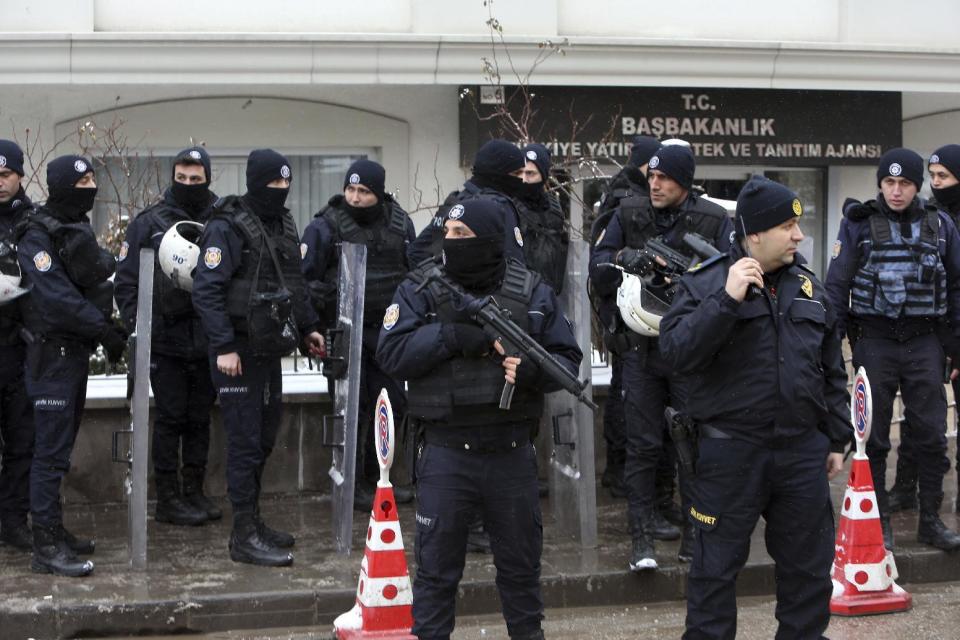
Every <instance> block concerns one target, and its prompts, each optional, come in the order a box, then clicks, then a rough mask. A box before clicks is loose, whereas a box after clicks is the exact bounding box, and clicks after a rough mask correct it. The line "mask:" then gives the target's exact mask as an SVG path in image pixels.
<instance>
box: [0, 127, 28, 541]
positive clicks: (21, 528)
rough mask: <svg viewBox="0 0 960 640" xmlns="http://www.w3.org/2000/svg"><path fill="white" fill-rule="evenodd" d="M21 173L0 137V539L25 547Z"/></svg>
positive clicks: (19, 160)
mask: <svg viewBox="0 0 960 640" xmlns="http://www.w3.org/2000/svg"><path fill="white" fill-rule="evenodd" d="M22 178H23V151H22V150H21V149H20V147H19V146H18V145H17V144H16V143H15V142H12V141H10V140H0V370H2V373H0V434H2V438H0V442H2V444H0V446H2V447H3V459H2V462H0V541H2V542H3V543H4V544H6V545H9V546H11V547H14V548H16V549H20V550H23V551H29V550H30V549H31V548H32V544H33V538H32V534H31V533H30V527H29V526H28V525H27V515H28V514H29V513H30V463H31V460H32V459H33V411H32V409H31V406H30V400H29V399H28V398H27V391H26V388H25V387H24V383H23V361H24V354H25V351H24V344H23V339H22V338H21V337H20V327H21V326H22V319H21V316H20V309H19V305H18V303H17V302H16V301H15V300H16V299H17V298H18V297H19V296H21V295H23V293H24V292H25V290H24V289H23V288H22V287H20V286H19V285H20V280H21V278H20V265H19V264H18V262H17V245H16V241H15V239H14V229H15V228H16V226H17V224H18V223H19V222H20V221H21V220H22V219H23V217H24V216H25V215H26V213H27V212H28V211H30V210H31V209H32V206H33V205H32V204H31V202H30V199H29V198H27V196H26V194H25V193H24V192H23V187H22V186H21V184H20V181H21V179H22Z"/></svg>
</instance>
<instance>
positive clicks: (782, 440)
mask: <svg viewBox="0 0 960 640" xmlns="http://www.w3.org/2000/svg"><path fill="white" fill-rule="evenodd" d="M802 213H803V207H802V205H801V203H800V200H799V199H798V198H797V196H796V194H795V193H793V192H792V191H790V190H789V189H787V188H786V187H784V186H782V185H780V184H777V183H776V182H773V181H771V180H768V179H766V178H763V177H760V176H754V177H753V178H751V179H750V180H749V181H748V182H747V184H746V185H745V186H744V187H743V190H742V191H741V192H740V195H739V196H738V198H737V214H736V221H735V228H736V234H737V237H736V242H735V244H734V245H733V246H731V247H730V250H729V253H728V254H724V255H720V256H716V257H715V258H713V259H711V260H708V261H706V262H704V263H702V264H701V265H700V266H699V267H695V268H694V270H693V271H691V272H690V273H688V274H687V275H685V276H684V277H683V279H682V280H681V282H680V286H679V288H678V290H677V293H676V296H675V297H674V300H673V304H672V305H671V306H670V310H669V311H668V312H667V314H666V315H665V316H664V317H663V321H662V322H661V324H660V331H661V332H660V350H661V352H662V354H663V360H664V362H665V363H666V364H667V365H668V366H669V367H671V368H672V369H674V370H676V371H677V372H678V373H680V374H681V375H684V376H687V377H688V396H687V403H686V408H685V411H686V413H688V414H689V415H690V416H691V417H692V418H693V419H694V420H695V421H696V422H697V424H698V425H699V459H698V460H697V461H696V463H695V469H696V476H695V479H694V481H693V483H692V489H693V492H692V493H693V501H692V505H691V506H690V509H689V517H690V521H691V522H692V523H693V524H694V525H695V526H696V541H697V544H695V545H694V555H693V560H692V562H691V565H690V573H689V574H688V578H687V629H686V633H685V634H684V636H683V637H684V638H688V639H691V640H692V639H694V638H697V639H700V638H733V637H734V636H735V635H736V624H737V614H736V611H737V607H736V579H737V575H738V573H739V572H740V570H741V569H742V568H743V566H744V564H745V563H746V560H747V556H748V555H749V549H750V534H751V533H752V532H753V530H754V528H755V527H756V524H757V520H758V519H759V517H760V516H761V515H762V516H763V517H764V519H765V520H766V544H767V551H768V552H769V553H770V556H771V557H772V558H773V559H774V562H775V563H776V574H777V608H776V617H777V620H778V621H779V623H780V627H779V629H778V631H777V637H778V638H781V637H783V638H788V637H789V638H820V637H822V633H823V631H824V630H825V629H826V628H827V623H828V622H829V620H830V606H829V605H830V595H831V582H830V568H831V566H832V562H833V543H834V529H833V507H832V505H831V503H830V487H829V484H828V482H827V481H828V478H832V477H834V476H835V475H836V474H837V473H839V472H840V470H841V469H842V467H843V454H842V453H841V452H842V451H843V449H844V446H845V445H846V444H847V443H848V442H849V440H850V435H851V428H850V423H849V420H850V417H849V416H850V414H849V400H850V398H849V394H848V393H847V390H846V382H847V376H846V371H845V369H844V366H843V358H842V355H841V348H840V340H839V338H838V336H837V334H836V331H835V322H836V314H835V313H834V310H833V307H832V305H831V302H830V300H829V299H828V297H827V295H826V291H825V290H824V287H823V285H821V284H820V282H819V281H818V280H817V278H816V276H815V275H814V274H813V272H812V271H810V270H809V269H808V268H807V267H806V266H804V265H803V261H802V259H801V258H800V257H798V253H797V247H798V245H799V243H800V241H801V240H802V239H803V233H802V232H801V231H800V227H799V221H800V216H801V215H802ZM692 438H693V442H694V443H696V436H695V435H692Z"/></svg>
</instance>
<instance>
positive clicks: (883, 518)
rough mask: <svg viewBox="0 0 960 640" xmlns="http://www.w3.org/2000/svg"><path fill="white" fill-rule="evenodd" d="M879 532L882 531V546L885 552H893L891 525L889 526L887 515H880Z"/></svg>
mask: <svg viewBox="0 0 960 640" xmlns="http://www.w3.org/2000/svg"><path fill="white" fill-rule="evenodd" d="M880 530H881V531H883V546H884V548H885V549H886V550H887V551H893V525H891V524H890V516H889V515H888V514H884V513H881V514H880Z"/></svg>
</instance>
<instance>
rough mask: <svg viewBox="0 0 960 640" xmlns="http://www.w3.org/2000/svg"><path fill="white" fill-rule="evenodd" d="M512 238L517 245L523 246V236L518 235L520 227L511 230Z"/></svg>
mask: <svg viewBox="0 0 960 640" xmlns="http://www.w3.org/2000/svg"><path fill="white" fill-rule="evenodd" d="M513 237H514V238H516V240H517V244H518V245H519V246H521V247H522V246H523V234H522V233H520V227H514V228H513Z"/></svg>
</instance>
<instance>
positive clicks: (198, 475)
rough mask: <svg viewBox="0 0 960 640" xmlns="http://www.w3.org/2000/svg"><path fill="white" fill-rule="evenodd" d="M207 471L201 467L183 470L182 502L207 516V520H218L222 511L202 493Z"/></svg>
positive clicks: (221, 515)
mask: <svg viewBox="0 0 960 640" xmlns="http://www.w3.org/2000/svg"><path fill="white" fill-rule="evenodd" d="M206 473H207V470H206V469H204V468H203V467H184V468H183V472H182V475H183V501H184V502H186V503H187V504H189V505H190V506H192V507H193V508H194V509H197V510H198V511H203V512H205V513H206V514H207V520H219V519H220V518H222V517H223V511H222V510H221V509H220V507H218V506H217V505H215V504H214V503H213V502H212V501H211V500H210V498H208V497H207V496H206V495H205V494H204V493H203V479H204V477H205V476H206Z"/></svg>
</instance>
